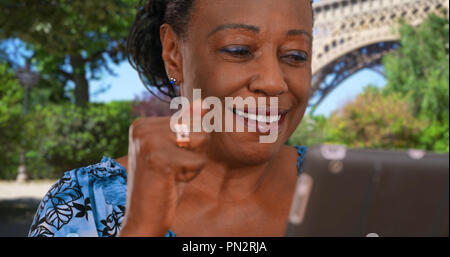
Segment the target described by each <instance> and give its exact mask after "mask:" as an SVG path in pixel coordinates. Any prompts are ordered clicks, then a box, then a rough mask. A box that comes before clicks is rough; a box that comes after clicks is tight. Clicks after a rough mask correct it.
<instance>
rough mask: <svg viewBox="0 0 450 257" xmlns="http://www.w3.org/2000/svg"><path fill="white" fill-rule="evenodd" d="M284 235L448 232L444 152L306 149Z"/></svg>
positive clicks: (447, 168) (447, 176) (326, 146)
mask: <svg viewBox="0 0 450 257" xmlns="http://www.w3.org/2000/svg"><path fill="white" fill-rule="evenodd" d="M285 236H291V237H315V236H321V237H322V236H332V237H336V236H343V237H365V236H374V237H376V236H380V237H383V236H385V237H397V236H447V237H448V236H449V155H448V154H436V153H427V152H424V151H420V150H409V151H387V150H368V149H347V148H346V147H343V146H338V145H318V146H314V147H310V148H308V151H307V153H306V156H305V159H304V162H303V171H302V172H301V174H300V176H299V178H298V182H297V187H296V191H295V193H294V197H293V202H292V205H291V211H290V214H289V220H288V225H287V228H286V233H285Z"/></svg>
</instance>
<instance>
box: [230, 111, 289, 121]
mask: <svg viewBox="0 0 450 257" xmlns="http://www.w3.org/2000/svg"><path fill="white" fill-rule="evenodd" d="M235 113H236V114H237V115H239V116H241V117H243V118H246V119H249V120H254V121H258V122H265V123H267V122H269V123H273V122H278V121H279V120H280V119H281V115H270V116H266V115H256V114H252V113H245V112H242V111H239V110H235Z"/></svg>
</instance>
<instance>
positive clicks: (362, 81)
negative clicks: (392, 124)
mask: <svg viewBox="0 0 450 257" xmlns="http://www.w3.org/2000/svg"><path fill="white" fill-rule="evenodd" d="M113 70H114V72H115V73H116V75H117V76H112V75H109V74H107V73H104V74H103V78H102V80H100V81H91V83H90V92H91V101H92V102H110V101H116V100H132V99H134V98H135V96H137V95H141V94H142V92H144V91H146V89H145V88H144V86H143V85H142V83H141V81H140V80H139V77H138V75H137V72H136V71H135V70H134V69H133V68H132V67H131V66H130V65H129V64H128V62H126V61H125V62H122V63H121V64H120V65H118V66H115V67H114V68H113ZM368 84H373V85H375V86H379V87H382V86H384V85H385V84H386V80H385V78H383V77H382V76H381V75H379V74H378V73H376V72H373V71H371V70H369V69H364V70H361V71H359V72H358V73H356V74H354V75H353V76H351V77H349V78H348V79H347V80H345V81H344V82H343V83H342V84H341V85H339V86H338V87H337V88H336V89H335V90H334V91H332V92H331V93H330V94H329V95H328V96H327V98H325V99H324V101H323V102H322V103H321V104H320V105H319V107H318V108H317V110H316V112H315V114H323V115H325V116H328V115H329V114H330V113H331V112H332V111H334V110H336V109H338V108H340V107H342V106H344V105H345V104H346V103H348V102H349V101H351V100H353V99H354V98H355V97H356V96H357V95H358V94H359V93H361V92H362V90H363V89H364V87H366V86H367V85H368ZM107 86H110V88H109V89H108V90H107V91H106V92H104V93H100V94H96V95H94V92H97V91H98V90H100V89H101V88H104V87H107Z"/></svg>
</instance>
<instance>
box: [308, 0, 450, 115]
mask: <svg viewBox="0 0 450 257" xmlns="http://www.w3.org/2000/svg"><path fill="white" fill-rule="evenodd" d="M448 7H449V2H448V0H320V1H319V2H316V3H314V4H313V9H314V15H315V16H314V17H315V21H314V43H313V59H312V83H311V87H312V88H311V98H310V99H311V102H310V107H312V108H313V109H314V107H317V106H318V105H319V104H320V103H321V102H322V101H323V100H324V99H325V97H326V96H327V95H328V94H329V93H330V92H331V91H333V89H335V88H336V87H337V86H339V84H340V83H342V82H343V81H344V80H345V79H347V78H348V77H350V76H351V75H352V74H354V73H356V72H358V71H359V70H361V69H364V68H369V69H372V70H374V71H376V72H378V73H381V74H382V75H383V69H382V66H381V60H382V58H383V56H384V55H386V54H388V53H390V52H392V51H395V49H396V48H397V47H398V40H399V34H398V26H399V19H400V18H401V19H403V20H404V21H406V22H407V23H408V24H411V25H413V26H418V25H420V24H421V23H422V22H423V20H424V19H426V17H427V16H428V15H429V14H430V13H437V14H441V13H442V11H443V10H446V13H447V14H446V15H447V18H448Z"/></svg>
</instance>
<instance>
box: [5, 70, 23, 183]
mask: <svg viewBox="0 0 450 257" xmlns="http://www.w3.org/2000/svg"><path fill="white" fill-rule="evenodd" d="M23 91H24V90H23V88H22V87H21V86H20V84H19V81H18V80H17V78H16V77H15V75H14V73H13V72H12V71H11V70H10V69H8V65H7V64H6V63H0V163H1V164H2V168H1V169H0V178H1V177H4V176H2V175H1V173H11V172H16V170H15V171H12V170H11V169H12V167H16V166H15V165H16V164H17V163H16V162H15V159H16V157H18V155H19V149H20V148H19V147H20V145H21V139H22V131H23V127H24V119H23V115H22V112H23V108H22V106H23V93H24V92H23ZM8 178H9V177H8Z"/></svg>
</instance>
